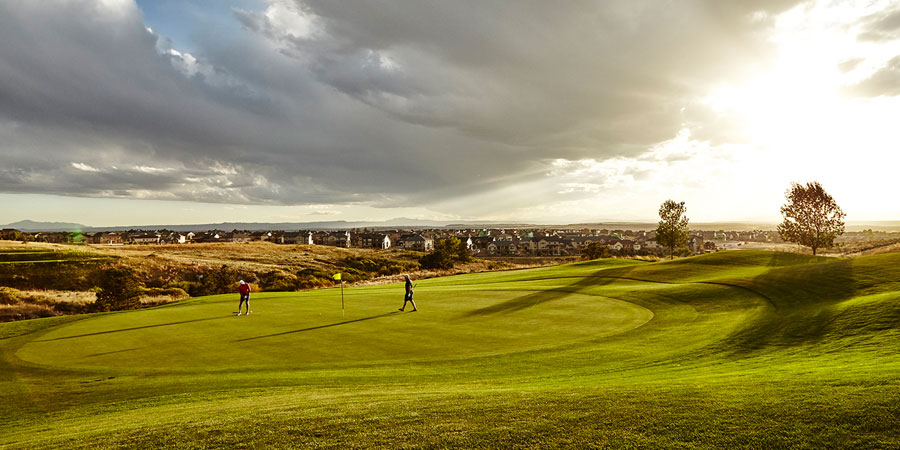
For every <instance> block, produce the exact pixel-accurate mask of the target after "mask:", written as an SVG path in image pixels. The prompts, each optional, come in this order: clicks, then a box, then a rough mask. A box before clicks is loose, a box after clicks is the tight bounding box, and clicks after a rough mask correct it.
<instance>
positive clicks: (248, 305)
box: [245, 294, 250, 315]
mask: <svg viewBox="0 0 900 450" xmlns="http://www.w3.org/2000/svg"><path fill="white" fill-rule="evenodd" d="M245 314H248V315H249V314H250V294H247V312H246V313H245Z"/></svg>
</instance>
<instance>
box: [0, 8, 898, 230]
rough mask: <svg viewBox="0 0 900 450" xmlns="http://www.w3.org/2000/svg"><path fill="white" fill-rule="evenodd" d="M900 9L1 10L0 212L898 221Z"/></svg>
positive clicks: (234, 217)
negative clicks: (828, 204)
mask: <svg viewBox="0 0 900 450" xmlns="http://www.w3.org/2000/svg"><path fill="white" fill-rule="evenodd" d="M898 118H900V2H898V1H877V0H873V1H793V0H755V1H744V2H741V1H729V2H722V1H719V0H684V1H678V2H669V1H661V0H657V1H644V0H604V1H578V0H576V1H570V2H546V1H540V0H534V1H528V0H521V1H492V0H479V1H458V2H456V1H454V2H447V1H412V0H408V1H393V0H371V1H362V0H360V1H341V2H335V1H329V0H236V1H223V0H194V1H175V0H156V1H151V0H146V1H137V2H135V1H133V0H93V1H89V0H43V1H40V2H22V1H19V0H0V158H2V164H0V202H2V204H3V205H4V208H2V212H0V224H4V223H12V222H15V221H18V220H25V219H30V220H38V221H60V222H77V223H82V224H85V225H89V226H115V225H140V224H190V223H212V222H223V221H246V222H291V221H296V222H305V221H322V220H328V221H330V220H349V221H355V220H372V221H376V220H387V219H391V218H396V217H410V218H418V219H432V220H447V221H457V220H459V221H465V220H476V221H477V220H491V221H516V222H534V223H554V224H565V223H580V222H598V221H651V222H652V221H655V220H657V219H658V216H657V212H658V209H659V205H660V204H661V203H662V202H664V201H665V200H667V199H673V200H676V201H684V202H685V203H686V206H687V215H688V216H689V217H690V218H691V220H692V221H693V222H720V221H764V222H777V221H778V220H779V218H780V216H779V214H780V213H779V208H780V206H781V205H782V204H783V203H784V194H785V191H786V190H787V189H788V188H789V187H790V184H791V183H792V182H800V183H804V182H807V181H814V180H815V181H819V182H820V183H822V185H823V186H824V187H825V189H826V190H827V191H828V192H829V193H830V194H831V195H832V196H834V198H835V200H836V201H837V202H838V204H839V205H840V206H841V207H842V208H843V209H844V212H846V213H847V220H848V221H875V220H895V219H898V218H900V202H897V201H893V200H892V197H893V196H892V195H891V194H892V193H893V192H895V190H896V183H895V179H896V173H897V170H898V162H900V151H898V150H900V148H898V147H900V126H898V124H900V120H898Z"/></svg>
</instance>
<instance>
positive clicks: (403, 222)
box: [0, 217, 900, 233]
mask: <svg viewBox="0 0 900 450" xmlns="http://www.w3.org/2000/svg"><path fill="white" fill-rule="evenodd" d="M539 226H540V227H560V228H575V229H578V228H591V229H601V228H606V229H610V230H652V229H654V228H656V223H652V222H594V223H576V224H567V225H561V224H533V223H512V222H491V221H480V222H479V221H464V222H460V221H456V222H454V221H440V220H420V219H410V218H407V217H398V218H396V219H391V220H386V221H380V222H379V221H354V222H348V221H345V220H333V221H327V222H279V223H269V222H222V223H202V224H192V225H129V226H113V227H89V226H87V225H82V224H79V223H67V222H35V221H33V220H21V221H19V222H14V223H10V224H6V225H0V228H15V229H17V230H19V231H25V232H29V233H40V232H53V231H80V232H93V231H127V230H162V229H166V230H172V231H206V230H223V231H231V230H249V231H266V230H286V231H290V230H343V229H351V228H369V229H374V230H385V229H423V228H525V227H539ZM691 229H694V230H728V231H750V230H774V229H775V224H774V223H765V222H706V223H703V222H698V223H691ZM846 229H847V231H862V230H865V229H873V230H876V231H888V232H900V221H896V220H894V221H872V222H848V223H847V227H846Z"/></svg>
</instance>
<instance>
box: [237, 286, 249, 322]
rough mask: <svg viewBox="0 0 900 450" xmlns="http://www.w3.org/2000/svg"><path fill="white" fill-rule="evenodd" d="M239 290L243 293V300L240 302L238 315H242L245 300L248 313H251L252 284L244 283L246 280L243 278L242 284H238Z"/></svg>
mask: <svg viewBox="0 0 900 450" xmlns="http://www.w3.org/2000/svg"><path fill="white" fill-rule="evenodd" d="M238 292H240V293H241V302H240V303H238V313H237V315H241V307H242V306H244V302H247V314H250V285H249V284H247V283H244V280H241V285H240V286H238Z"/></svg>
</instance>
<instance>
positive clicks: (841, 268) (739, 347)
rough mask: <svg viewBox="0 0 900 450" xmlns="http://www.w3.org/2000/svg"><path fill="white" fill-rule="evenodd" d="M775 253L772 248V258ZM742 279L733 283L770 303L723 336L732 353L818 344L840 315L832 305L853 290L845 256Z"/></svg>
mask: <svg viewBox="0 0 900 450" xmlns="http://www.w3.org/2000/svg"><path fill="white" fill-rule="evenodd" d="M779 256H780V255H779V254H778V253H775V254H774V255H773V259H775V258H778V257H779ZM778 264H781V262H779V261H773V262H772V263H771V264H770V266H777V265H778ZM747 283H748V284H749V286H735V287H741V288H743V289H745V290H747V291H751V292H754V293H755V294H757V295H759V296H761V297H763V298H765V299H767V300H768V301H769V302H770V303H771V305H772V306H773V308H772V309H770V310H768V311H766V312H764V313H762V314H761V315H760V316H759V317H758V318H757V319H756V320H754V321H752V322H750V323H748V324H747V325H746V326H745V327H744V328H743V329H742V330H740V331H738V332H736V333H734V334H733V335H732V336H731V337H730V338H729V340H728V344H729V346H731V347H732V348H733V349H734V350H736V351H737V352H738V353H747V352H752V351H757V350H761V349H764V348H768V347H776V348H777V347H793V346H797V345H809V344H817V343H820V342H822V341H823V340H825V339H826V338H827V336H828V334H829V333H830V332H832V331H834V330H833V329H832V328H833V327H832V323H833V322H834V321H835V319H836V318H837V316H838V315H839V314H840V311H839V310H837V309H835V308H834V307H833V306H834V305H835V304H836V303H839V302H841V301H843V300H846V299H849V298H852V297H853V296H854V295H856V289H855V288H856V286H855V279H854V270H853V261H852V260H849V259H846V260H837V261H833V262H827V263H812V264H803V265H793V266H788V267H783V268H779V269H773V270H771V271H769V272H766V273H764V274H761V275H759V276H757V277H754V278H753V279H751V280H748V281H747ZM750 286H752V288H751V287H750Z"/></svg>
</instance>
